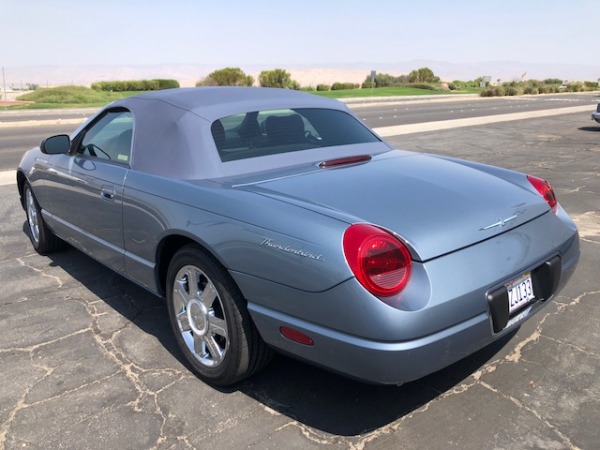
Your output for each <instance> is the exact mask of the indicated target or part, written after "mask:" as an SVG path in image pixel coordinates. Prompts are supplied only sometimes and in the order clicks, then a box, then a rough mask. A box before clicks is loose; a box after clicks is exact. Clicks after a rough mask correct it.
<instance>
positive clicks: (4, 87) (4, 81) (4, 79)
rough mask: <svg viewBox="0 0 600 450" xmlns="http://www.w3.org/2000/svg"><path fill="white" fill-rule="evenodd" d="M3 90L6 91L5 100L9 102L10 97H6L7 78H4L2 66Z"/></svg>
mask: <svg viewBox="0 0 600 450" xmlns="http://www.w3.org/2000/svg"><path fill="white" fill-rule="evenodd" d="M2 89H3V90H4V100H8V97H6V77H5V76H4V66H2Z"/></svg>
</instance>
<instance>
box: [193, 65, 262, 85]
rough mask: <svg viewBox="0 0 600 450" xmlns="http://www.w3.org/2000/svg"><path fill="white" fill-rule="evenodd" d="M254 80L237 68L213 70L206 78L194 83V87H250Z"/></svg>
mask: <svg viewBox="0 0 600 450" xmlns="http://www.w3.org/2000/svg"><path fill="white" fill-rule="evenodd" d="M253 84H254V78H253V77H252V76H250V75H246V74H245V73H244V71H243V70H242V69H240V68H239V67H225V68H224V69H218V70H214V71H213V72H211V73H209V74H208V76H207V77H205V78H203V79H202V80H199V81H198V82H196V86H252V85H253Z"/></svg>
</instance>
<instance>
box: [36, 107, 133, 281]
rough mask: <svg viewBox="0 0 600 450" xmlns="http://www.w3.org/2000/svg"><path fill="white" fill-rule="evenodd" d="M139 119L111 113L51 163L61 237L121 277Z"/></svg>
mask: <svg viewBox="0 0 600 450" xmlns="http://www.w3.org/2000/svg"><path fill="white" fill-rule="evenodd" d="M132 133H133V116H132V114H131V112H130V111H128V110H126V109H123V108H117V109H110V110H107V111H106V112H104V113H103V114H101V115H100V116H98V118H97V119H96V120H94V121H93V122H92V123H91V124H90V125H89V126H87V127H86V128H85V129H83V130H82V131H81V132H80V133H79V134H78V135H77V136H76V137H75V139H74V140H73V142H72V145H71V151H70V153H68V154H64V155H53V156H52V157H51V158H50V159H49V161H48V169H47V172H48V178H47V190H48V197H49V202H48V203H49V208H48V209H49V211H50V212H51V213H52V215H53V216H54V217H53V218H52V221H53V222H55V227H57V228H59V229H60V232H59V235H61V237H63V238H64V239H66V240H67V241H68V242H70V243H71V244H73V245H74V246H75V247H77V248H79V249H81V250H83V251H84V252H86V253H88V254H89V255H90V256H92V257H93V258H95V259H97V260H98V261H100V262H102V263H103V264H106V265H107V266H109V267H111V268H113V269H114V270H117V271H119V272H123V271H124V262H123V251H124V250H123V186H124V183H125V178H126V176H127V172H128V171H129V159H130V156H131V143H132Z"/></svg>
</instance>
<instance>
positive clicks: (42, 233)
mask: <svg viewBox="0 0 600 450" xmlns="http://www.w3.org/2000/svg"><path fill="white" fill-rule="evenodd" d="M27 192H31V196H32V197H33V204H34V206H35V209H36V210H37V216H38V233H39V236H38V242H36V241H35V239H34V238H33V232H32V230H31V223H30V221H29V209H28V206H27ZM23 196H24V198H25V215H26V216H27V229H28V231H29V233H28V235H29V240H30V241H31V245H33V248H34V249H35V251H36V252H38V253H41V254H44V253H46V252H48V251H49V249H50V245H49V242H48V234H49V231H48V229H47V228H46V224H45V222H44V219H43V217H42V209H41V208H40V205H39V203H38V202H37V199H36V198H35V194H34V193H33V190H32V189H31V185H30V184H29V183H25V187H24V189H23Z"/></svg>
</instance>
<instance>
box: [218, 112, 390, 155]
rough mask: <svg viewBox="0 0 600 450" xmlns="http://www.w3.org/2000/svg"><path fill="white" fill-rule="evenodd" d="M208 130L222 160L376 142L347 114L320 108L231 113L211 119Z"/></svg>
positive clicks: (363, 127)
mask: <svg viewBox="0 0 600 450" xmlns="http://www.w3.org/2000/svg"><path fill="white" fill-rule="evenodd" d="M211 132H212V135H213V139H214V140H215V144H216V146H217V150H218V151H219V155H220V157H221V161H223V162H227V161H236V160H239V159H246V158H255V157H257V156H267V155H275V154H279V153H287V152H296V151H300V150H307V149H314V148H319V147H332V146H338V145H348V144H362V143H367V142H379V139H378V138H377V137H376V136H375V135H374V134H373V133H371V132H370V131H369V129H368V128H366V127H365V126H364V125H363V124H361V123H360V122H359V121H358V120H357V119H356V118H354V117H353V116H351V115H350V114H347V113H345V112H343V111H337V110H333V109H320V108H299V109H278V110H267V111H252V112H247V113H242V114H234V115H232V116H227V117H223V118H222V119H219V120H216V121H214V122H213V124H212V125H211Z"/></svg>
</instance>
